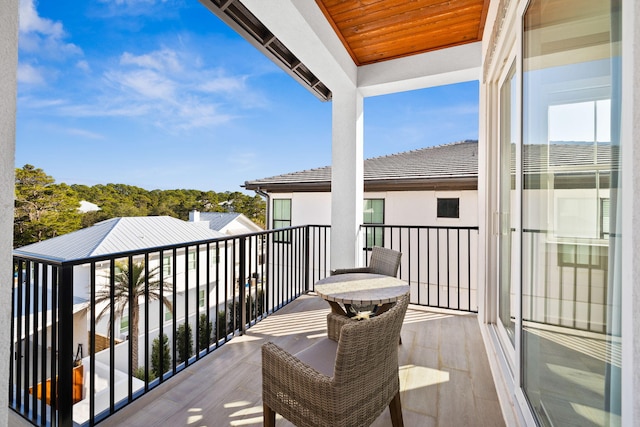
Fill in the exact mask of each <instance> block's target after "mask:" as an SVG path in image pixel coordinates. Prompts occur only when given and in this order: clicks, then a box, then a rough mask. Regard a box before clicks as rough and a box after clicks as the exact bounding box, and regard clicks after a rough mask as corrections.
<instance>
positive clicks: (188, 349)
mask: <svg viewBox="0 0 640 427" xmlns="http://www.w3.org/2000/svg"><path fill="white" fill-rule="evenodd" d="M176 346H177V350H178V363H182V362H184V361H186V360H187V359H189V358H190V357H191V356H193V334H192V332H191V325H190V324H188V323H183V324H181V325H180V326H178V334H177V336H176Z"/></svg>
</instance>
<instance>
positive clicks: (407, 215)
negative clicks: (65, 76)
mask: <svg viewBox="0 0 640 427" xmlns="http://www.w3.org/2000/svg"><path fill="white" fill-rule="evenodd" d="M271 198H272V200H273V199H291V224H292V225H294V226H298V225H307V224H313V225H329V224H330V223H331V194H330V193H277V194H273V195H272V197H271ZM438 198H459V199H460V218H438V215H437V207H438V201H437V199H438ZM364 199H384V200H385V207H384V210H385V212H384V215H385V224H389V225H431V226H453V227H455V226H465V227H475V226H477V225H478V192H477V191H476V190H463V191H385V192H365V193H364ZM359 223H360V224H361V223H362V219H361V220H360V222H359Z"/></svg>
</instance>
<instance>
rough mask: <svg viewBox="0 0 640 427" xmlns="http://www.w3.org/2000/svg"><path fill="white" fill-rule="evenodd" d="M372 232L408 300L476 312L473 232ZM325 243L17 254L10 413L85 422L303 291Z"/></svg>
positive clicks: (319, 265) (269, 234) (281, 237)
mask: <svg viewBox="0 0 640 427" xmlns="http://www.w3.org/2000/svg"><path fill="white" fill-rule="evenodd" d="M366 227H368V226H363V230H362V231H363V232H366ZM375 227H378V228H382V229H383V230H384V232H383V233H382V235H383V237H384V240H383V241H382V242H381V243H382V244H383V245H384V246H386V247H390V248H394V249H398V250H400V251H402V253H403V256H402V263H401V266H400V277H401V278H403V279H405V280H407V281H408V282H409V284H410V285H411V302H412V303H414V304H421V305H428V306H434V307H442V308H450V309H456V310H464V311H477V298H478V296H477V283H476V274H475V270H474V269H475V268H476V265H475V264H476V261H475V260H476V252H477V251H476V247H477V230H478V229H477V227H420V226H378V225H376V226H375ZM330 242H331V233H330V227H329V226H321V225H308V226H300V227H288V228H284V229H279V230H271V231H265V232H259V233H252V234H246V235H240V236H230V237H226V238H219V239H213V240H208V241H200V242H190V243H187V244H180V245H172V246H163V247H159V248H151V249H146V250H139V251H132V252H123V253H118V254H112V255H109V256H99V257H92V258H85V259H77V260H67V261H57V260H47V259H42V258H37V257H30V256H27V255H25V254H22V255H20V253H19V252H16V254H15V255H14V272H15V280H14V289H13V304H12V334H13V336H12V348H11V353H12V355H14V357H13V358H12V360H11V371H10V372H11V373H10V388H9V402H10V407H11V408H12V409H13V410H14V411H16V412H18V413H19V414H21V415H22V416H23V417H24V418H26V419H27V420H29V421H30V422H31V423H33V424H35V425H42V426H44V425H50V426H71V425H74V424H75V425H82V426H84V425H87V426H92V425H95V424H96V423H98V422H99V421H101V420H103V419H105V418H106V417H108V416H109V415H111V414H112V413H113V412H114V411H117V410H118V409H120V408H121V407H123V406H125V405H127V404H128V403H130V402H132V401H133V400H135V399H136V398H138V397H139V396H141V395H143V394H144V393H146V392H148V391H149V390H152V389H153V388H155V387H157V386H158V385H159V384H162V383H163V382H165V381H167V380H168V379H169V378H171V377H172V376H174V375H176V374H177V373H178V372H180V371H182V370H183V369H185V368H186V367H187V366H189V365H191V364H193V363H195V362H196V361H197V360H199V359H200V358H202V357H204V356H205V355H207V354H208V353H210V352H212V351H214V350H215V349H216V348H218V347H220V346H221V345H224V344H225V343H226V342H227V341H228V340H230V339H231V338H232V337H233V336H235V335H239V334H242V333H244V332H245V331H246V329H247V328H249V327H251V326H252V325H253V324H255V323H256V322H258V321H259V320H260V319H262V318H264V317H265V316H267V315H269V314H271V313H273V312H275V311H276V310H278V309H279V308H281V307H282V306H284V305H286V304H287V303H289V302H290V301H292V300H294V299H295V298H297V297H298V296H299V295H301V294H303V293H305V292H307V291H311V290H313V284H314V283H315V282H316V281H318V280H320V279H322V278H324V277H326V276H327V275H329V260H330ZM367 254H368V251H366V250H365V251H363V257H364V263H365V265H366V261H367ZM76 365H77V366H76Z"/></svg>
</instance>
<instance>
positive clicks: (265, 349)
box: [262, 295, 409, 427]
mask: <svg viewBox="0 0 640 427" xmlns="http://www.w3.org/2000/svg"><path fill="white" fill-rule="evenodd" d="M408 304H409V296H408V295H405V296H403V297H401V298H399V299H398V302H397V303H396V304H395V305H394V306H393V307H391V308H390V309H389V310H387V311H386V312H384V313H383V314H381V315H380V316H376V317H373V318H371V319H366V320H361V321H353V322H350V323H349V324H347V325H345V326H344V327H343V328H342V331H341V334H340V340H339V341H338V342H337V343H336V342H335V341H332V340H329V339H324V340H321V341H319V342H318V343H316V344H314V345H313V346H311V347H310V348H309V349H307V350H305V351H304V352H302V353H299V354H298V355H296V356H293V355H291V354H289V353H287V352H286V351H285V350H283V349H281V348H280V347H278V346H277V345H275V344H273V343H271V342H269V343H266V344H264V345H263V346H262V400H263V405H264V425H265V426H267V427H272V426H275V416H276V415H275V414H276V413H279V414H281V415H282V416H283V417H284V418H286V419H288V420H289V421H291V422H292V423H293V424H295V425H296V426H299V427H319V426H326V427H341V426H342V427H359V426H369V425H371V423H373V421H375V419H376V418H378V416H379V415H380V414H381V413H382V412H383V411H384V409H385V408H386V407H389V411H390V413H391V420H392V423H393V426H395V427H401V426H403V421H402V408H401V404H400V381H399V378H398V339H399V336H400V328H401V326H402V322H403V320H404V315H405V313H406V311H407V306H408ZM332 360H334V363H333V365H331V363H330V362H331V361H332Z"/></svg>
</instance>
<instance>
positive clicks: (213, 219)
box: [200, 212, 241, 231]
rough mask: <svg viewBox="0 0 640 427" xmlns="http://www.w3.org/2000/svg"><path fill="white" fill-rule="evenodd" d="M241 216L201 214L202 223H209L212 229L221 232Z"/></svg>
mask: <svg viewBox="0 0 640 427" xmlns="http://www.w3.org/2000/svg"><path fill="white" fill-rule="evenodd" d="M240 215H241V214H240V213H238V212H200V221H208V222H209V228H210V229H212V230H215V231H220V230H222V229H223V228H224V227H226V226H227V225H228V224H229V223H231V222H233V221H234V220H235V219H236V218H238V217H239V216H240Z"/></svg>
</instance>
